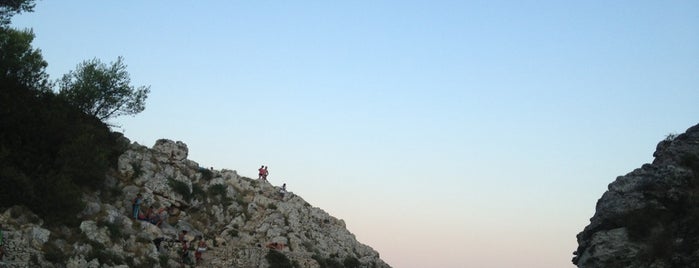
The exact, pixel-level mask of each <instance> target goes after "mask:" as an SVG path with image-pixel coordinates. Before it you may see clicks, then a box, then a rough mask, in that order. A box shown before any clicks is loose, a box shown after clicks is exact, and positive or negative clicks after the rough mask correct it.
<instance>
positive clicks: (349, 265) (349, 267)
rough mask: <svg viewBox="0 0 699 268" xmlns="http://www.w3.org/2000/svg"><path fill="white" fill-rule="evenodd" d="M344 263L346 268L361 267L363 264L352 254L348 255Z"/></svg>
mask: <svg viewBox="0 0 699 268" xmlns="http://www.w3.org/2000/svg"><path fill="white" fill-rule="evenodd" d="M342 264H344V265H345V267H346V268H359V266H360V265H361V263H359V260H358V259H357V258H355V257H350V256H347V257H346V258H345V260H343V261H342Z"/></svg>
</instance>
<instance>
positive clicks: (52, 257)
mask: <svg viewBox="0 0 699 268" xmlns="http://www.w3.org/2000/svg"><path fill="white" fill-rule="evenodd" d="M42 251H43V252H44V258H45V259H46V260H47V261H49V262H52V263H66V261H68V256H66V254H65V253H63V250H62V249H61V248H59V247H58V246H56V245H55V244H54V243H51V242H49V243H45V244H44V246H43V247H42Z"/></svg>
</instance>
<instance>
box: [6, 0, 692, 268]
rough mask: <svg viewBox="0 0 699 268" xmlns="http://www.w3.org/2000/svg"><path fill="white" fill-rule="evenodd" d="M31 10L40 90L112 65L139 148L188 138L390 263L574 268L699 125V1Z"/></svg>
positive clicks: (76, 5) (210, 162)
mask: <svg viewBox="0 0 699 268" xmlns="http://www.w3.org/2000/svg"><path fill="white" fill-rule="evenodd" d="M399 3H400V4H398V3H397V2H390V1H378V2H359V3H354V2H353V3H323V2H315V1H305V2H303V3H300V4H299V3H274V2H254V3H248V2H238V1H235V2H230V1H213V2H207V3H205V4H201V3H177V4H172V3H164V2H151V3H141V2H130V1H127V2H115V3H111V2H110V3H103V2H99V3H98V2H77V1H76V2H65V3H58V2H56V1H37V2H36V7H35V10H34V12H33V13H23V14H20V15H17V16H15V17H13V19H12V26H13V27H17V28H31V29H33V31H34V33H35V34H36V38H35V40H34V42H33V44H32V45H33V46H34V48H38V49H41V52H42V55H43V57H44V59H45V60H46V61H47V62H48V64H49V65H48V67H47V73H49V74H50V76H51V79H54V80H55V79H59V78H60V77H61V76H62V75H63V74H65V73H67V72H68V71H70V70H73V69H75V66H76V65H77V64H78V63H80V62H82V61H84V60H88V59H92V58H95V57H96V58H99V59H100V60H102V62H105V63H107V62H112V61H115V60H116V58H117V57H118V56H123V57H124V61H125V63H126V64H127V65H128V67H127V70H128V72H129V73H130V75H131V79H132V84H133V85H134V86H140V85H150V86H151V93H150V95H149V97H148V99H147V100H146V110H145V111H143V112H142V113H140V114H138V115H136V116H135V117H120V118H118V119H117V120H113V121H112V122H110V123H114V124H117V125H120V126H121V127H120V128H118V129H115V130H117V131H120V132H123V133H124V135H125V136H126V137H127V138H129V139H130V140H131V141H132V142H138V143H139V144H141V145H144V146H147V147H149V148H150V147H152V145H153V144H155V142H156V140H158V139H161V138H165V139H170V140H174V141H182V142H184V143H185V144H187V146H188V149H189V155H188V159H190V160H193V161H195V162H197V163H199V164H200V165H201V166H203V167H207V168H214V169H217V170H221V169H224V168H225V169H231V170H236V171H237V172H238V174H239V175H241V176H246V177H250V178H256V176H255V175H256V174H257V173H256V172H257V168H259V166H260V165H265V166H269V170H270V175H269V181H270V183H272V184H273V185H276V186H280V185H282V184H283V183H286V184H287V188H288V190H289V191H292V192H295V193H296V194H297V195H299V196H301V197H303V198H304V199H305V200H307V201H308V202H309V203H310V204H312V205H313V206H316V207H319V208H321V209H323V210H325V211H327V212H328V213H329V214H331V215H332V216H334V217H336V218H339V219H343V220H344V221H345V223H346V225H347V229H348V230H349V231H350V232H351V233H353V234H354V235H355V236H356V238H357V240H358V241H359V242H361V243H363V244H366V245H368V246H370V247H372V248H373V249H375V250H376V251H378V252H379V253H380V256H381V258H382V259H383V260H384V261H385V262H387V263H388V264H389V265H391V266H393V267H398V268H403V267H446V268H449V267H484V268H487V267H492V268H505V267H537V268H560V267H574V265H573V264H572V262H571V258H572V257H573V255H572V252H573V251H574V250H575V249H576V248H577V241H576V237H575V236H576V235H577V234H578V233H579V232H581V231H582V230H583V228H584V227H585V226H586V225H587V224H589V218H591V217H592V215H593V214H594V212H595V204H596V201H597V200H598V199H599V198H600V197H601V196H602V194H603V193H604V192H605V191H606V189H607V185H608V184H609V183H611V182H612V181H614V179H615V178H616V177H617V176H621V175H624V174H627V173H629V172H631V171H632V170H634V169H636V168H640V167H641V165H643V164H644V163H649V162H651V161H652V159H653V156H652V155H653V152H654V151H655V147H656V145H657V143H658V142H660V141H662V140H663V139H664V138H665V137H666V136H667V135H668V134H672V133H683V132H684V131H685V130H686V129H687V128H689V127H691V126H693V125H696V124H697V123H699V120H698V118H697V117H696V115H697V114H699V106H697V105H696V100H699V90H698V89H697V86H698V85H699V76H697V75H696V74H697V73H698V71H699V62H697V61H696V59H698V58H699V34H697V33H698V32H699V17H697V16H696V14H699V2H694V1H677V2H673V4H672V5H670V4H666V3H657V2H653V1H634V2H631V1H623V2H619V3H606V2H602V1H593V2H585V3H560V2H557V1H544V2H541V1H537V2H529V1H527V2H521V1H496V2H491V1H469V2H466V3H462V2H458V1H457V2H453V1H437V2H430V3H425V2H419V1H407V2H406V1H402V2H399Z"/></svg>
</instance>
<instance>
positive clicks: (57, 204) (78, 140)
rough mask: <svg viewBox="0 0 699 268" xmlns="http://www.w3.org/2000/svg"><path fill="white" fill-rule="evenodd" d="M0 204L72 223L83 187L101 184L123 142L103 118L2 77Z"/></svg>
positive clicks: (54, 222)
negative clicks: (0, 185) (118, 141)
mask: <svg viewBox="0 0 699 268" xmlns="http://www.w3.org/2000/svg"><path fill="white" fill-rule="evenodd" d="M0 88H2V90H0V178H2V184H3V187H0V204H1V205H0V206H1V207H2V208H7V207H11V206H13V205H25V206H27V207H28V208H29V209H30V210H31V211H33V212H35V213H37V214H38V215H39V216H41V217H42V218H43V219H45V220H46V223H47V224H48V225H60V224H66V225H69V226H75V225H77V224H78V223H79V221H78V220H77V218H76V217H73V216H72V215H77V214H78V213H79V212H80V211H82V209H83V207H84V206H83V204H82V201H81V200H80V198H81V197H82V192H83V188H85V189H87V190H91V191H96V190H99V188H100V187H101V186H102V182H103V181H104V176H105V174H106V172H107V170H108V168H109V167H110V166H114V165H115V164H116V163H117V159H118V156H119V155H120V154H121V153H122V152H123V147H122V146H119V145H118V143H117V142H116V139H115V136H114V135H112V133H111V132H110V131H109V128H108V127H107V125H106V124H104V123H102V122H101V121H100V120H98V119H97V118H95V117H92V116H88V115H86V114H84V113H82V111H80V110H78V109H76V108H74V107H71V106H70V105H68V104H66V103H64V102H63V101H61V100H60V99H58V98H57V97H56V96H55V95H54V94H52V93H51V92H50V91H49V92H37V91H35V90H33V89H30V88H27V87H24V86H18V85H16V84H12V83H9V82H8V81H5V80H0Z"/></svg>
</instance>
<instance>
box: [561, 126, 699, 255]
mask: <svg viewBox="0 0 699 268" xmlns="http://www.w3.org/2000/svg"><path fill="white" fill-rule="evenodd" d="M653 156H654V157H655V160H654V161H653V163H652V164H645V165H643V166H642V167H641V168H639V169H636V170H634V171H632V172H631V173H629V174H626V175H625V176H621V177H618V178H617V179H616V181H614V182H613V183H611V184H609V188H608V190H607V192H605V193H604V195H602V198H600V199H599V201H598V202H597V207H596V212H595V215H594V216H593V217H592V218H591V219H590V224H589V225H588V226H587V227H585V230H584V231H582V232H581V233H580V234H578V236H577V238H578V249H577V251H575V252H574V255H575V257H574V258H573V263H574V264H576V265H577V266H578V267H654V268H663V267H699V125H695V126H693V127H691V128H689V129H688V130H687V131H686V132H685V133H684V134H680V135H677V136H674V135H670V136H668V138H667V139H665V140H664V141H661V142H660V143H659V144H658V146H657V149H656V151H655V153H654V154H653Z"/></svg>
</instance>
